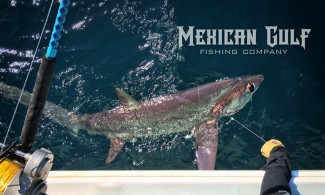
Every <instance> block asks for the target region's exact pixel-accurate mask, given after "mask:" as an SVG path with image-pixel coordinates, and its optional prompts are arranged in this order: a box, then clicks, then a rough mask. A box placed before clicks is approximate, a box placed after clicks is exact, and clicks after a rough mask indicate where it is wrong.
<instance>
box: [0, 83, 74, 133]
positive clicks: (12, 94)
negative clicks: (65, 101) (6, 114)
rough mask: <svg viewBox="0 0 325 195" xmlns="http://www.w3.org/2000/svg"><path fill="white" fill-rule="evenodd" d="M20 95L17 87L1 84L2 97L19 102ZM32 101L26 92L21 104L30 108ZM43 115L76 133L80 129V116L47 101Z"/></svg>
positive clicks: (0, 94)
mask: <svg viewBox="0 0 325 195" xmlns="http://www.w3.org/2000/svg"><path fill="white" fill-rule="evenodd" d="M20 93H21V90H20V89H18V88H17V87H13V86H9V85H6V84H4V83H2V82H0V96H3V97H5V98H7V99H12V100H16V101H18V99H19V96H20ZM30 99H31V94H30V93H28V92H24V93H23V94H22V98H21V100H20V103H21V104H23V105H25V106H27V107H28V105H29V101H30ZM43 114H44V115H45V116H46V117H48V118H49V119H51V120H52V121H54V122H56V123H59V124H61V125H62V126H65V127H67V128H69V129H72V130H73V131H74V132H75V133H76V132H77V131H78V129H80V125H79V121H78V116H77V115H75V114H74V113H72V112H69V111H68V110H66V109H64V108H62V107H61V106H58V105H55V104H53V103H51V102H48V101H47V102H46V103H45V107H44V110H43Z"/></svg>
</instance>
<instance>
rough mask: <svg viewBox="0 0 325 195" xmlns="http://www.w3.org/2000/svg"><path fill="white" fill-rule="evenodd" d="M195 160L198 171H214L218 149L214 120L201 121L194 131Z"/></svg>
mask: <svg viewBox="0 0 325 195" xmlns="http://www.w3.org/2000/svg"><path fill="white" fill-rule="evenodd" d="M194 138H195V142H196V160H197V165H198V169H199V170H214V168H215V164H216V157H217V148H218V129H217V124H216V120H207V121H203V122H202V123H201V124H199V125H198V126H196V127H195V129H194Z"/></svg>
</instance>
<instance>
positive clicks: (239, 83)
mask: <svg viewBox="0 0 325 195" xmlns="http://www.w3.org/2000/svg"><path fill="white" fill-rule="evenodd" d="M262 81H263V76H261V75H256V76H245V77H237V78H233V79H223V80H219V81H216V82H213V83H208V84H205V85H201V86H198V87H195V88H192V89H188V90H185V91H182V92H179V93H176V94H171V95H165V96H159V97H157V98H153V99H149V100H146V101H143V102H137V101H136V100H134V99H133V98H132V97H131V96H129V95H128V94H126V93H125V92H124V91H122V90H121V89H116V92H117V96H118V97H119V99H120V100H121V106H119V107H117V108H114V109H112V110H109V111H106V112H99V113H94V114H89V115H76V114H74V113H69V112H68V111H67V110H65V109H63V108H61V107H60V106H57V105H55V104H53V103H50V102H47V104H46V106H45V109H44V114H45V115H46V116H47V117H49V118H50V119H52V120H54V121H55V122H58V123H60V124H61V125H63V126H66V127H68V128H71V129H73V130H78V129H85V130H87V131H89V132H90V133H96V134H101V135H105V136H107V137H108V138H110V143H111V145H110V150H109V154H108V157H107V159H106V162H107V163H109V162H111V161H112V160H114V158H115V157H116V155H117V154H118V152H119V151H120V149H121V148H122V146H123V144H124V142H125V141H128V140H130V139H132V138H135V137H143V136H153V135H166V134H170V133H177V132H181V131H186V130H189V129H193V128H194V137H195V141H196V146H197V150H196V156H197V162H198V168H199V169H214V167H215V161H216V152H217V140H218V129H217V123H218V120H219V118H220V117H222V116H225V115H232V114H234V113H236V112H237V111H239V110H240V109H241V108H243V107H244V106H245V104H246V103H247V102H248V101H250V100H251V98H252V95H253V93H254V92H255V91H256V89H257V88H258V87H259V85H260V83H261V82H262ZM19 93H20V90H19V89H18V88H15V87H12V86H8V85H5V84H3V83H0V94H1V95H3V96H4V97H7V98H10V99H18V96H19ZM29 99H30V94H29V93H26V92H25V93H24V94H23V97H22V100H21V103H23V104H24V105H28V103H29Z"/></svg>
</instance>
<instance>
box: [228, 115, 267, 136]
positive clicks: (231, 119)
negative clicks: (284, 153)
mask: <svg viewBox="0 0 325 195" xmlns="http://www.w3.org/2000/svg"><path fill="white" fill-rule="evenodd" d="M229 117H230V120H229V121H228V122H227V123H226V124H227V125H229V124H230V122H231V121H235V122H236V123H238V124H239V125H240V126H242V127H244V128H245V129H246V130H248V131H249V132H251V133H252V134H254V135H255V136H256V137H258V138H259V139H261V140H262V141H263V142H266V141H265V139H263V138H262V137H261V136H259V135H257V134H256V133H254V132H253V131H252V130H250V129H249V128H248V127H246V126H245V125H243V124H242V123H240V122H239V121H237V120H236V119H234V117H231V116H229Z"/></svg>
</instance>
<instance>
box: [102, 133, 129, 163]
mask: <svg viewBox="0 0 325 195" xmlns="http://www.w3.org/2000/svg"><path fill="white" fill-rule="evenodd" d="M110 141H111V145H110V148H109V151H108V155H107V158H106V161H105V163H106V164H108V163H110V162H112V161H113V160H114V159H115V157H116V156H117V154H118V153H119V152H120V150H121V148H122V147H123V145H124V143H125V141H124V140H123V139H121V138H116V137H113V138H110Z"/></svg>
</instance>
